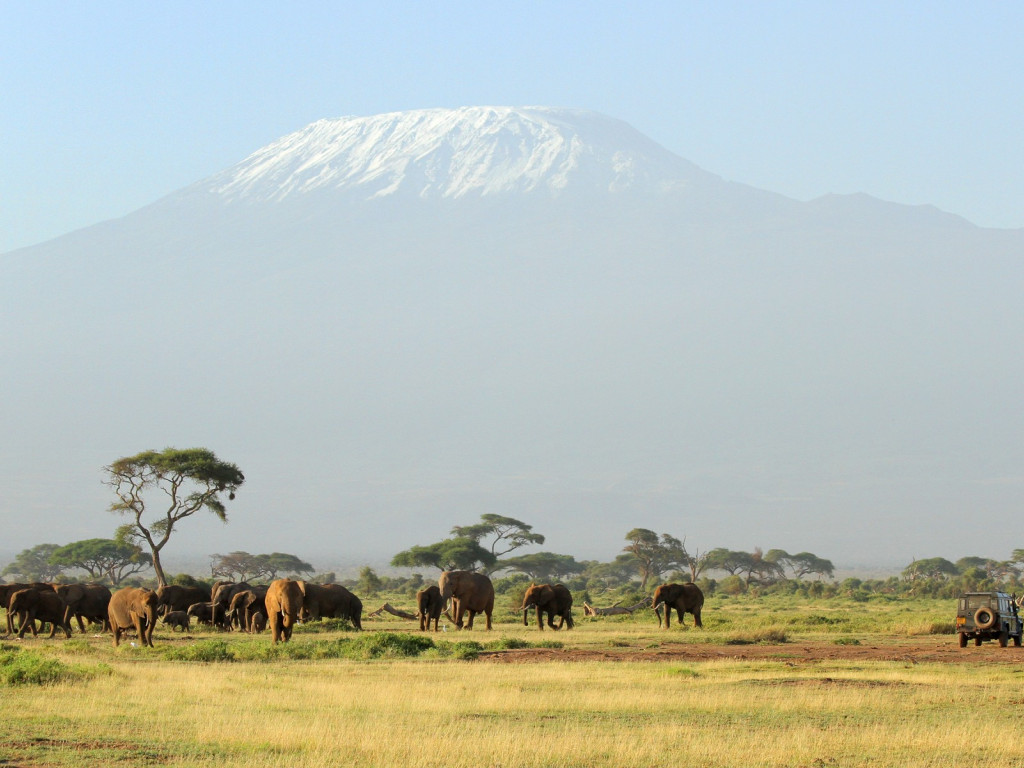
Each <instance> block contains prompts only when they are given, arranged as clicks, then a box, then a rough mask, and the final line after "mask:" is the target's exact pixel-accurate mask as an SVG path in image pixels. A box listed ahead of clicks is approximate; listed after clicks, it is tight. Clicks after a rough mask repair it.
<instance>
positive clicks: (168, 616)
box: [161, 611, 192, 632]
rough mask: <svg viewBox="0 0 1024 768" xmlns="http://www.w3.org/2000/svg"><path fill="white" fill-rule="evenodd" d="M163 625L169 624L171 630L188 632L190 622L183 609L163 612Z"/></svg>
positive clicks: (190, 626) (190, 627)
mask: <svg viewBox="0 0 1024 768" xmlns="http://www.w3.org/2000/svg"><path fill="white" fill-rule="evenodd" d="M161 623H162V624H164V625H168V624H169V625H170V627H171V631H172V632H173V631H174V630H175V629H181V630H182V631H184V632H189V631H191V629H192V625H191V624H190V617H189V615H188V613H186V612H185V611H170V612H169V613H165V614H164V618H163V621H162V622H161Z"/></svg>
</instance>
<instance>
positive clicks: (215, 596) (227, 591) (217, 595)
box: [210, 581, 252, 614]
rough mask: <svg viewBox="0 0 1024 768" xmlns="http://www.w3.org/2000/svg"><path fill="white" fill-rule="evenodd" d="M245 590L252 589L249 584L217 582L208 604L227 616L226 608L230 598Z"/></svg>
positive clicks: (229, 603) (242, 582)
mask: <svg viewBox="0 0 1024 768" xmlns="http://www.w3.org/2000/svg"><path fill="white" fill-rule="evenodd" d="M247 589H252V585H251V584H247V583H246V582H244V581H240V582H237V583H236V582H233V581H224V582H218V583H217V584H215V585H214V587H213V590H212V594H211V595H210V602H211V603H214V604H215V605H217V606H219V607H220V609H221V610H222V611H223V612H224V613H225V614H227V612H228V606H229V605H231V598H233V597H234V596H235V595H236V594H237V593H239V592H244V591H245V590H247Z"/></svg>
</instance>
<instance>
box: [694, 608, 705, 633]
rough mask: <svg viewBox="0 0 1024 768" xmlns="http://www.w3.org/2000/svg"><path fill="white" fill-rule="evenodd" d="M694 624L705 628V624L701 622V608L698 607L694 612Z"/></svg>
mask: <svg viewBox="0 0 1024 768" xmlns="http://www.w3.org/2000/svg"><path fill="white" fill-rule="evenodd" d="M693 624H694V626H696V627H699V628H701V629H703V628H704V625H703V624H701V622H700V608H697V609H696V610H694V612H693Z"/></svg>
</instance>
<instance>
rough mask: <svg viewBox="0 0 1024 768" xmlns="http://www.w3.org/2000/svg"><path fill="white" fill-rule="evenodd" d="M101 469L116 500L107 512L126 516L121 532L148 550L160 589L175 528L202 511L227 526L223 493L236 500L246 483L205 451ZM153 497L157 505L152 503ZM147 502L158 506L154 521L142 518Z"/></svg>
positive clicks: (146, 455) (168, 451)
mask: <svg viewBox="0 0 1024 768" xmlns="http://www.w3.org/2000/svg"><path fill="white" fill-rule="evenodd" d="M104 469H105V471H106V473H107V479H106V481H105V482H106V484H107V485H109V486H110V487H111V488H112V489H113V491H114V494H115V495H116V496H117V501H115V502H114V503H113V504H111V505H110V509H111V511H113V512H118V513H120V514H122V515H126V516H128V517H129V518H130V519H131V520H132V522H131V523H129V524H128V525H127V526H122V529H123V531H124V532H125V533H130V535H131V536H132V537H134V538H136V539H138V540H141V541H145V542H146V544H147V545H148V546H149V549H150V551H151V552H152V554H153V570H154V571H156V578H157V582H158V583H159V584H160V586H166V585H167V577H166V576H165V575H164V569H163V566H162V565H161V564H160V552H161V550H162V549H163V548H164V546H166V544H167V542H168V541H169V540H170V538H171V534H172V533H173V532H174V528H175V526H176V525H177V524H178V523H179V522H180V521H182V520H184V519H185V518H187V517H191V516H192V515H194V514H195V513H196V512H198V511H200V510H201V509H206V510H208V511H210V512H212V513H213V514H215V515H216V516H217V517H218V518H220V519H221V520H222V521H224V522H227V510H226V509H225V507H224V502H223V501H221V494H222V493H227V497H228V499H234V498H235V491H237V490H238V488H239V486H241V485H242V483H244V482H245V476H244V475H243V474H242V471H241V470H240V469H239V468H238V467H237V466H235V465H234V464H231V463H229V462H226V461H221V460H220V459H218V458H217V456H216V455H215V454H214V453H213V451H211V450H208V449H206V448H188V449H184V450H178V449H176V448H165V449H164V450H163V451H159V452H158V451H143V452H142V453H139V454H136V455H135V456H125V457H124V458H120V459H118V460H117V461H115V462H114V463H113V464H111V465H110V466H108V467H105V468H104ZM154 497H155V498H156V501H152V500H153V499H154ZM161 499H162V500H163V501H162V503H161V502H160V500H161ZM147 501H150V503H152V504H153V505H154V507H155V508H156V512H155V514H156V517H155V519H153V520H144V519H143V517H144V516H145V515H146V514H147V512H148V511H149V510H148V509H147Z"/></svg>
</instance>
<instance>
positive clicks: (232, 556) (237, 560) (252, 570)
mask: <svg viewBox="0 0 1024 768" xmlns="http://www.w3.org/2000/svg"><path fill="white" fill-rule="evenodd" d="M210 575H211V576H213V577H214V578H216V579H228V580H229V581H249V579H253V580H256V579H257V578H259V577H260V576H262V575H263V563H262V562H261V561H260V557H259V555H250V554H249V553H248V552H229V553H228V554H226V555H210Z"/></svg>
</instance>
